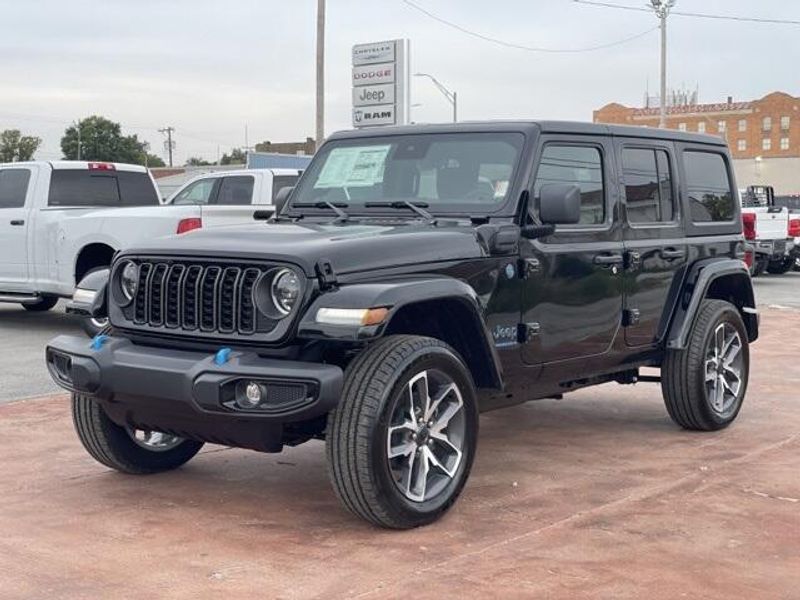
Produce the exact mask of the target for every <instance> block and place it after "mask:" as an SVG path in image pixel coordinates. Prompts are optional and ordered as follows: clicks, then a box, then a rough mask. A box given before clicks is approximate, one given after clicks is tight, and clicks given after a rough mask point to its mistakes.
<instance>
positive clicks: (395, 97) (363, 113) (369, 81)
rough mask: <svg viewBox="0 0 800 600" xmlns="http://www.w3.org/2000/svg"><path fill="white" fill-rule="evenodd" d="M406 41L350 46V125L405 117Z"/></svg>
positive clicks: (371, 124) (397, 121) (397, 122)
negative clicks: (351, 53) (351, 90)
mask: <svg viewBox="0 0 800 600" xmlns="http://www.w3.org/2000/svg"><path fill="white" fill-rule="evenodd" d="M408 78H409V74H408V41H407V40H389V41H385V42H375V43H371V44H359V45H357V46H353V70H352V81H353V127H376V126H379V125H402V124H404V123H406V122H407V121H408V108H407V107H408V90H409V85H408Z"/></svg>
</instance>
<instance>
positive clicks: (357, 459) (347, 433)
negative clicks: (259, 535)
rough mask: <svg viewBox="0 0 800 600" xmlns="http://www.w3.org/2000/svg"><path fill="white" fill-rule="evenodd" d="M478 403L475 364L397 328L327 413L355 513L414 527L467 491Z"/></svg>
mask: <svg viewBox="0 0 800 600" xmlns="http://www.w3.org/2000/svg"><path fill="white" fill-rule="evenodd" d="M477 434H478V411H477V402H476V394H475V388H474V385H473V383H472V378H471V376H470V373H469V371H468V370H467V368H466V367H465V366H464V363H463V361H462V360H461V359H460V358H459V357H458V355H457V354H456V352H455V351H454V350H453V349H452V348H450V347H449V346H448V345H447V344H445V343H443V342H441V341H439V340H436V339H432V338H426V337H418V336H389V337H387V338H385V339H383V340H380V341H379V342H376V343H375V344H373V345H372V346H370V347H369V348H367V349H366V350H365V351H364V352H363V353H362V354H361V355H360V356H359V357H358V358H357V359H356V360H355V361H354V362H353V363H352V364H351V365H350V366H349V367H348V369H347V373H346V376H345V387H344V392H343V394H342V399H341V403H340V404H339V406H338V407H337V408H336V410H334V411H333V412H332V413H331V415H330V417H329V420H328V430H327V435H326V447H327V455H328V465H329V471H330V474H331V479H332V481H333V486H334V489H335V491H336V494H337V496H338V497H339V499H340V500H341V501H342V503H343V504H344V505H345V506H346V507H347V508H348V509H349V510H350V511H351V512H353V513H354V514H356V515H357V516H359V517H362V518H363V519H366V520H367V521H370V522H372V523H374V524H376V525H379V526H382V527H390V528H394V529H408V528H412V527H418V526H420V525H426V524H428V523H431V522H433V521H435V520H436V519H438V518H439V517H440V516H441V515H442V514H443V513H444V512H445V511H446V510H447V509H448V508H450V506H452V504H453V503H454V502H455V501H456V499H457V498H458V495H459V494H460V493H461V490H462V489H463V487H464V484H465V483H466V480H467V478H468V476H469V472H470V469H471V466H472V460H473V458H474V455H475V447H476V442H477Z"/></svg>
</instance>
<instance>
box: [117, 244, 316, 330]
mask: <svg viewBox="0 0 800 600" xmlns="http://www.w3.org/2000/svg"><path fill="white" fill-rule="evenodd" d="M128 261H132V262H133V263H135V264H136V265H137V266H138V267H139V275H138V285H137V288H136V293H135V294H134V297H133V300H132V301H130V302H127V303H126V302H125V298H124V296H123V295H122V292H121V288H120V284H119V279H120V274H121V266H122V265H124V264H125V263H127V262H128ZM285 268H291V269H293V270H294V271H295V272H296V273H297V275H298V277H299V278H300V280H301V281H303V282H304V292H303V294H302V296H301V299H300V300H299V301H298V306H297V307H295V309H294V310H293V311H292V313H290V314H289V315H287V316H286V317H283V318H277V317H276V316H275V315H276V314H277V313H275V311H272V314H265V312H262V311H260V310H259V308H258V306H259V305H261V306H264V303H268V302H271V299H270V294H269V286H270V282H271V277H272V276H273V275H274V274H275V273H277V272H278V271H280V270H282V269H285ZM109 285H110V291H111V293H110V294H109V316H110V317H111V323H112V325H113V326H114V327H116V328H119V329H125V330H131V331H140V332H143V333H148V334H160V335H167V336H171V337H172V336H179V337H186V338H195V339H213V340H216V341H224V340H231V341H236V340H240V341H245V340H247V341H253V342H266V343H270V342H276V341H278V340H279V339H281V338H282V337H284V335H285V334H286V333H287V332H288V330H289V328H290V326H291V324H292V323H293V322H294V321H295V317H296V316H297V314H298V313H299V312H301V311H300V310H299V309H300V308H301V307H302V306H303V305H305V300H306V299H307V294H308V292H309V290H310V288H311V286H310V285H308V282H307V280H306V277H305V276H304V275H303V272H302V271H301V270H300V269H299V268H297V266H296V265H288V264H285V263H269V262H264V261H258V262H256V261H244V260H237V261H236V262H233V261H218V260H210V259H200V258H176V257H138V256H122V257H120V258H119V259H118V260H117V261H116V262H115V264H114V267H113V268H112V273H111V279H110V282H109Z"/></svg>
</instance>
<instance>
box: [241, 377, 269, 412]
mask: <svg viewBox="0 0 800 600" xmlns="http://www.w3.org/2000/svg"><path fill="white" fill-rule="evenodd" d="M243 387H244V389H241V388H240V389H239V393H237V394H236V404H238V405H239V406H240V407H242V408H256V407H257V406H258V405H259V404H261V402H262V401H263V400H264V399H265V398H266V396H267V391H266V389H264V386H263V385H261V384H260V383H256V382H255V381H249V382H247V384H246V385H244V386H243Z"/></svg>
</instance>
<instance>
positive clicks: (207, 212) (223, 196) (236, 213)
mask: <svg viewBox="0 0 800 600" xmlns="http://www.w3.org/2000/svg"><path fill="white" fill-rule="evenodd" d="M258 183H260V179H259V180H257V179H256V177H255V176H254V175H226V176H224V177H220V178H219V186H218V188H217V192H216V194H215V195H214V196H213V197H212V198H211V200H210V202H209V203H208V204H207V205H205V206H204V207H203V226H204V227H223V226H225V225H237V224H240V223H250V222H252V221H253V215H254V213H255V211H256V210H264V207H263V206H261V207H258V206H253V197H254V194H256V193H258V192H259V190H257V189H256V185H257V184H258Z"/></svg>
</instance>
